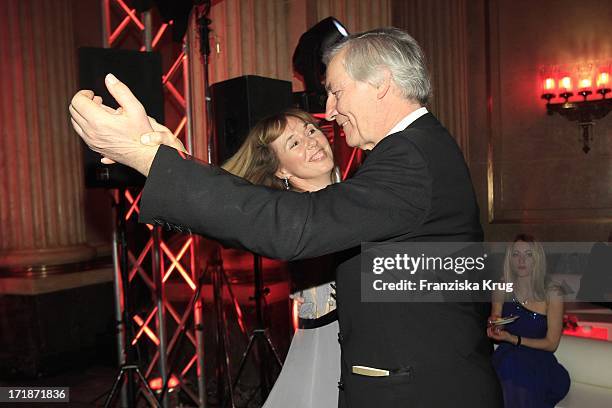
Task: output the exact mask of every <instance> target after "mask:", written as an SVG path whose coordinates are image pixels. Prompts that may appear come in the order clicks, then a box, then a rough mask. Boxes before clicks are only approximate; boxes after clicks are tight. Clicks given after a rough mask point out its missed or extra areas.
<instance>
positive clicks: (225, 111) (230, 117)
mask: <svg viewBox="0 0 612 408" xmlns="http://www.w3.org/2000/svg"><path fill="white" fill-rule="evenodd" d="M211 97H212V105H213V116H214V120H215V129H216V134H217V162H218V163H219V164H222V163H223V162H225V161H226V160H227V159H229V158H230V157H231V156H232V155H233V154H234V153H236V151H237V150H238V148H239V147H240V145H241V144H242V142H244V139H245V138H246V136H247V134H248V133H249V130H250V129H251V128H252V127H253V125H255V123H257V122H258V121H259V120H261V119H263V118H265V117H266V116H269V115H273V114H275V113H278V112H280V111H282V110H284V109H287V108H289V107H291V106H292V99H293V95H292V93H291V82H289V81H281V80H279V79H272V78H264V77H260V76H256V75H245V76H241V77H238V78H233V79H228V80H227V81H223V82H217V83H216V84H213V85H212V86H211Z"/></svg>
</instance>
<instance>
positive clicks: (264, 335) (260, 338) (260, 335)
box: [231, 254, 283, 401]
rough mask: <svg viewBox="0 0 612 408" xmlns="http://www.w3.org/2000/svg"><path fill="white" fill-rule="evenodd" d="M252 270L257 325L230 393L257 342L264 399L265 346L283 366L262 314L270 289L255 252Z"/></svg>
mask: <svg viewBox="0 0 612 408" xmlns="http://www.w3.org/2000/svg"><path fill="white" fill-rule="evenodd" d="M253 272H254V275H255V292H254V295H253V296H252V297H251V298H250V299H251V300H255V311H256V313H257V327H256V328H255V329H254V330H253V332H252V333H251V335H250V336H249V344H248V345H247V348H246V350H245V351H244V353H243V354H242V358H241V360H240V367H239V368H238V373H237V374H236V378H235V379H234V383H233V384H232V389H231V393H232V394H233V392H234V390H235V389H236V386H237V385H238V381H239V380H240V376H241V375H242V373H243V371H244V367H245V364H246V361H247V359H248V357H249V354H250V353H251V351H252V350H253V346H254V345H255V343H257V354H258V356H259V378H260V384H259V391H260V395H261V400H262V401H265V399H266V397H267V396H268V393H269V392H270V383H271V381H269V380H270V376H269V374H270V366H269V363H268V361H267V360H266V359H265V357H264V356H265V354H266V353H265V352H266V348H267V349H268V352H271V353H272V355H273V356H274V362H275V363H276V364H277V365H278V367H279V368H281V367H282V366H283V364H282V362H281V359H280V357H279V355H278V352H277V351H276V348H275V347H274V344H272V340H270V336H269V335H268V330H267V329H266V327H265V319H264V318H265V316H264V308H263V302H264V301H265V298H264V297H265V296H266V295H267V294H268V293H269V292H270V290H269V289H268V288H266V287H264V282H263V273H262V260H261V256H260V255H257V254H253Z"/></svg>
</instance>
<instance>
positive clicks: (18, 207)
mask: <svg viewBox="0 0 612 408" xmlns="http://www.w3.org/2000/svg"><path fill="white" fill-rule="evenodd" d="M0 10H1V11H2V15H4V16H5V17H4V18H3V23H2V24H0V56H1V61H2V62H1V63H0V72H1V75H0V89H2V92H1V94H0V118H1V119H0V120H1V123H2V126H1V127H0V130H1V132H2V134H1V136H0V174H1V177H0V269H5V268H12V269H15V268H17V269H20V268H27V267H30V266H37V265H38V266H39V265H53V264H67V263H75V262H80V261H84V260H87V259H90V258H92V256H93V255H94V252H95V251H94V250H93V249H92V248H90V247H88V246H87V245H86V235H85V223H84V217H83V192H84V191H83V189H84V184H83V170H82V159H81V146H80V141H79V140H78V136H77V135H76V134H75V133H74V131H73V130H72V128H71V126H70V123H69V119H68V111H67V109H68V104H69V102H70V98H71V96H72V94H73V93H74V91H75V89H76V80H75V79H76V73H75V68H76V62H75V49H74V38H73V28H72V5H71V1H70V0H54V1H43V0H4V1H2V4H1V5H0Z"/></svg>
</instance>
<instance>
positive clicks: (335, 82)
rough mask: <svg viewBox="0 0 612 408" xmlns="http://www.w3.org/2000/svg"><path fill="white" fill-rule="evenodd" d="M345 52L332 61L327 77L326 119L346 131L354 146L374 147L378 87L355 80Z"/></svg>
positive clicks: (348, 142) (349, 141) (347, 137)
mask: <svg viewBox="0 0 612 408" xmlns="http://www.w3.org/2000/svg"><path fill="white" fill-rule="evenodd" d="M343 61H344V53H343V52H342V51H341V52H339V53H338V54H337V55H336V56H335V57H334V58H333V59H332V60H331V61H330V63H329V65H328V67H327V74H326V80H325V88H326V89H327V105H326V109H325V115H326V117H327V120H330V121H331V120H335V121H336V122H337V123H338V125H340V126H341V127H342V129H343V130H344V134H345V135H346V143H347V144H348V145H349V146H351V147H359V148H360V149H368V150H369V149H372V148H373V147H374V145H375V144H376V143H375V140H376V138H377V136H379V135H378V134H377V133H379V131H378V132H377V129H376V128H377V122H376V119H377V118H376V108H377V103H376V102H377V97H376V96H377V90H376V88H375V87H374V86H372V85H371V84H369V83H367V82H361V81H356V80H354V79H352V78H351V77H350V76H349V74H348V73H347V72H346V69H345V68H344V64H343Z"/></svg>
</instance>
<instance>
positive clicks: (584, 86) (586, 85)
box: [580, 78, 591, 89]
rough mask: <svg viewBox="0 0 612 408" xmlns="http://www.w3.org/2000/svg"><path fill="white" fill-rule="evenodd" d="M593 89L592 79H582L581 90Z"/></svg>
mask: <svg viewBox="0 0 612 408" xmlns="http://www.w3.org/2000/svg"><path fill="white" fill-rule="evenodd" d="M590 87H591V78H582V79H581V80H580V89H588V88H590Z"/></svg>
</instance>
